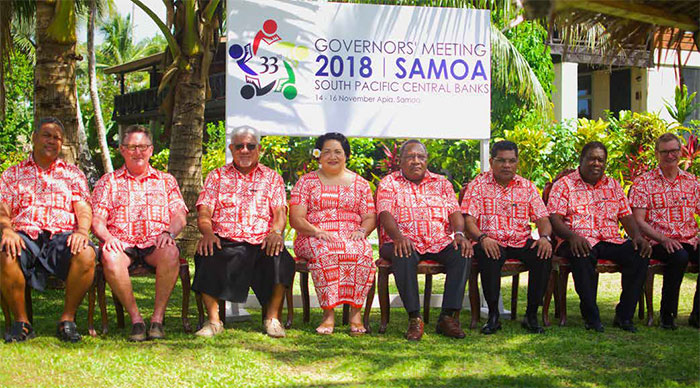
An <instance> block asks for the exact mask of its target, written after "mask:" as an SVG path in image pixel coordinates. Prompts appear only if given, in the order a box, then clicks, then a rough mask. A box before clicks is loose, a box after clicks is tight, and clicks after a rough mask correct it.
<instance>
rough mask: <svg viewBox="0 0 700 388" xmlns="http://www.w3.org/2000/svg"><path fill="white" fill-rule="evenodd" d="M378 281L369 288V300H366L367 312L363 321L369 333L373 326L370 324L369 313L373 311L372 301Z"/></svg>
mask: <svg viewBox="0 0 700 388" xmlns="http://www.w3.org/2000/svg"><path fill="white" fill-rule="evenodd" d="M376 284H377V283H376V281H375V282H372V287H370V288H369V292H368V293H367V302H365V313H364V316H363V318H362V323H363V324H364V326H365V330H367V333H370V332H372V328H371V327H370V325H369V314H370V313H371V312H372V303H373V302H374V289H375V288H376Z"/></svg>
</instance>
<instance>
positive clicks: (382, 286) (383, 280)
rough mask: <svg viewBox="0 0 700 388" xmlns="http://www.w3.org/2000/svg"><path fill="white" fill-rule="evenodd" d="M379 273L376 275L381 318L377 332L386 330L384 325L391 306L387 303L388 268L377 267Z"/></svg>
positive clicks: (387, 322) (382, 332) (386, 323)
mask: <svg viewBox="0 0 700 388" xmlns="http://www.w3.org/2000/svg"><path fill="white" fill-rule="evenodd" d="M378 272H379V275H378V276H377V288H378V294H379V311H380V313H381V319H380V321H379V333H380V334H384V333H385V332H386V326H387V325H388V324H389V314H390V311H391V306H390V305H389V303H390V302H389V268H385V267H379V271H378Z"/></svg>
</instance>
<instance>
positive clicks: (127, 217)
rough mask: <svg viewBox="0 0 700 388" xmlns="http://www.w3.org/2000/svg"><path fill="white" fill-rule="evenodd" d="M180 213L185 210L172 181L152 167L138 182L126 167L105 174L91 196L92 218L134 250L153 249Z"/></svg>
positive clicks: (168, 176) (176, 187) (177, 189)
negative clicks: (94, 216) (96, 219)
mask: <svg viewBox="0 0 700 388" xmlns="http://www.w3.org/2000/svg"><path fill="white" fill-rule="evenodd" d="M181 210H184V211H185V212H187V206H186V205H185V201H184V199H183V198H182V194H180V188H179V187H178V185H177V181H176V180H175V178H174V177H173V176H172V175H170V174H168V173H166V172H162V171H158V170H156V169H155V168H153V167H151V166H148V170H147V171H146V173H145V174H144V175H143V176H141V177H139V178H136V177H135V176H133V175H131V173H129V171H128V170H127V169H126V167H122V168H120V169H118V170H117V171H114V172H111V173H109V174H106V175H105V176H103V177H102V178H100V180H99V181H98V182H97V185H95V190H94V191H93V193H92V211H93V214H95V215H96V216H101V217H103V218H104V219H105V220H106V221H107V230H108V231H109V233H111V234H112V236H114V237H115V238H117V239H119V240H120V241H122V242H124V243H126V244H127V245H129V246H136V247H137V248H147V247H150V246H152V245H155V242H156V238H157V237H158V236H159V235H161V234H162V233H163V232H165V231H167V230H168V227H169V226H170V220H171V216H172V215H173V214H175V213H176V212H178V211H181Z"/></svg>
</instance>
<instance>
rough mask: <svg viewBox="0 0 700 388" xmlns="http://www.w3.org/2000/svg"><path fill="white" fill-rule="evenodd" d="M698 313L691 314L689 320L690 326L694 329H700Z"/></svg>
mask: <svg viewBox="0 0 700 388" xmlns="http://www.w3.org/2000/svg"><path fill="white" fill-rule="evenodd" d="M698 315H700V314H697V313H692V314H690V317H689V318H688V324H689V325H690V326H692V327H694V328H700V318H698Z"/></svg>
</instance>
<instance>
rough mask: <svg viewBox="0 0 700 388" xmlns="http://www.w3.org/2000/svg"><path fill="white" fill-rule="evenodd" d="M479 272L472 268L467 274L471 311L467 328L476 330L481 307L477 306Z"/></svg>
mask: <svg viewBox="0 0 700 388" xmlns="http://www.w3.org/2000/svg"><path fill="white" fill-rule="evenodd" d="M478 279H479V271H477V270H476V267H473V266H472V270H471V273H470V274H469V308H470V310H471V318H472V321H471V323H470V324H469V327H470V328H472V329H476V327H477V326H479V314H481V306H480V305H479V281H478Z"/></svg>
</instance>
